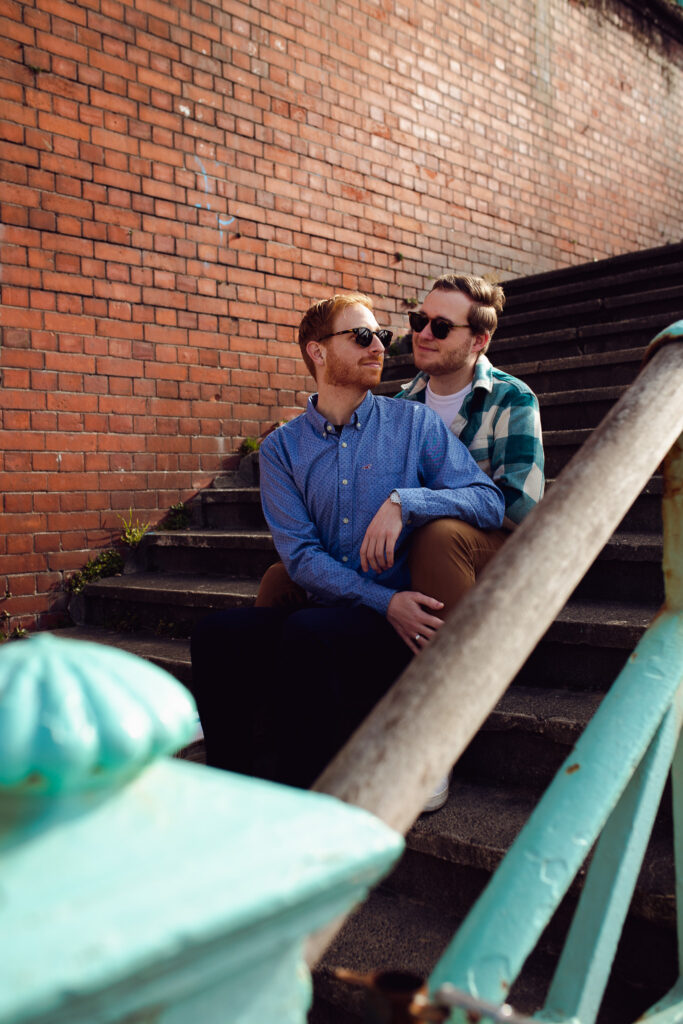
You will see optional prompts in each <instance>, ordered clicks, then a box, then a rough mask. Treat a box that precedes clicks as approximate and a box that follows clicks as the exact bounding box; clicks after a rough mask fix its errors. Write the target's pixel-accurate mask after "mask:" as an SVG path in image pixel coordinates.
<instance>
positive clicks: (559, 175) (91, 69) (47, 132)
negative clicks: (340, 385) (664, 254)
mask: <svg viewBox="0 0 683 1024" xmlns="http://www.w3.org/2000/svg"><path fill="white" fill-rule="evenodd" d="M0 27H1V32H0V120H1V122H2V138H3V144H2V153H1V160H2V166H1V169H0V214H1V222H0V243H1V244H2V269H1V278H0V284H1V287H2V310H1V324H0V326H1V329H2V336H1V338H0V369H1V372H2V381H1V385H0V417H1V419H0V428H1V438H0V442H1V443H0V452H1V454H0V460H1V462H0V500H1V501H2V513H3V529H2V531H1V535H0V599H1V598H2V595H3V594H6V595H7V596H6V597H5V600H4V601H2V604H1V605H0V607H1V608H4V609H5V610H6V611H7V612H8V613H9V614H10V615H11V616H12V620H11V624H12V625H20V624H26V625H31V624H33V623H34V621H35V622H37V623H38V624H39V625H41V626H50V625H51V624H53V623H55V622H56V621H58V620H59V613H60V610H61V608H62V607H63V602H64V597H63V594H62V592H61V586H62V583H63V578H64V574H65V573H66V574H68V572H69V571H70V570H73V569H76V568H79V567H80V566H82V565H83V563H84V562H85V560H86V558H87V557H88V555H89V554H91V553H92V551H93V550H94V549H96V548H99V547H102V546H104V545H106V544H107V543H109V542H110V540H111V538H112V536H114V535H115V534H116V533H117V532H118V528H119V523H118V520H117V515H118V514H120V513H123V512H127V510H128V509H129V508H133V510H134V511H135V512H137V513H138V514H139V515H140V516H141V517H142V518H147V519H151V520H153V521H157V520H158V519H159V518H160V517H161V515H162V513H163V512H164V511H165V510H166V509H167V508H168V506H169V505H170V504H172V503H174V502H176V501H178V500H179V499H186V498H188V497H189V496H190V495H191V494H192V493H193V492H194V491H195V490H196V489H197V488H199V487H201V486H203V485H204V484H206V483H207V482H208V481H209V480H210V479H211V477H212V476H213V475H215V474H216V473H217V472H219V471H220V470H221V469H222V468H224V467H226V466H229V465H230V464H234V453H235V451H236V449H237V446H238V444H239V441H240V439H241V438H242V437H244V436H245V435H253V434H258V433H260V432H261V431H262V430H263V429H264V427H265V426H267V425H268V424H270V423H272V422H274V421H275V420H278V419H280V418H281V417H283V416H287V415H291V414H292V413H293V412H294V411H295V410H296V409H297V408H298V407H299V406H300V405H301V403H302V401H303V399H304V397H305V394H306V393H307V391H308V389H309V382H308V381H307V379H306V377H305V375H304V373H303V372H302V365H301V363H300V362H299V361H298V360H297V358H296V357H297V351H298V350H297V348H296V346H295V345H294V343H293V339H294V329H295V326H296V324H297V322H298V320H299V318H300V314H301V311H302V310H303V309H304V308H305V307H306V306H307V305H308V304H309V302H310V301H311V300H313V299H314V298H316V297H319V296H321V295H324V294H328V293H330V292H331V291H333V290H339V289H352V288H361V289H364V290H366V291H368V292H370V293H372V294H373V295H375V296H376V297H377V299H378V310H379V314H380V318H381V319H382V320H384V321H387V322H389V323H391V324H393V325H395V326H402V325H403V322H404V312H405V308H406V307H405V305H404V303H403V300H404V299H406V298H410V297H412V296H414V295H418V294H419V293H420V292H421V291H422V290H423V289H424V288H425V286H426V284H427V282H428V280H429V278H430V276H434V275H436V274H438V273H440V272H442V271H443V270H445V269H446V268H453V267H456V266H457V267H459V268H465V269H474V270H475V271H477V272H494V273H496V274H497V275H498V276H499V277H500V278H506V277H510V276H516V275H519V274H524V273H530V272H537V271H540V270H544V269H550V268H554V267H558V266H562V265H565V264H569V263H575V262H583V261H586V260H589V259H592V258H594V257H597V258H599V257H603V256H607V255H611V254H614V253H618V252H624V251H628V250H633V249H639V248H646V247H648V246H652V245H660V244H663V243H665V242H667V241H673V240H678V239H679V238H680V237H681V228H682V226H683V214H682V211H683V201H682V200H683V194H682V192H683V185H682V183H681V175H680V145H681V137H682V132H681V117H682V113H681V112H682V110H683V102H682V100H683V96H682V90H681V63H682V49H681V42H680V36H679V38H676V37H675V33H674V35H668V34H667V33H666V32H662V31H661V30H660V29H657V28H654V27H653V25H652V23H651V22H650V21H649V20H648V19H647V18H643V17H641V16H640V15H638V14H636V13H635V12H634V10H632V9H631V7H630V6H628V5H626V4H621V3H618V2H616V0H612V2H610V3H608V2H605V0H603V2H597V0H592V2H588V3H587V2H586V0H488V2H482V3H472V2H467V3H466V2H465V0H454V2H446V0H411V2H408V0H404V2H403V3H401V2H398V0H349V2H334V0H252V2H251V3H249V4H246V3H239V2H237V0H220V2H219V0H211V2H199V0H174V2H173V3H170V2H161V0H134V2H133V0H131V2H117V0H77V2H65V0H27V2H20V0H2V2H1V3H0Z"/></svg>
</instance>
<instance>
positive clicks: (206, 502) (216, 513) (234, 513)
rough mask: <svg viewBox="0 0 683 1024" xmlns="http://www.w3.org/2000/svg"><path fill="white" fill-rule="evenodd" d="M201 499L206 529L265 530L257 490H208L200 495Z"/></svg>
mask: <svg viewBox="0 0 683 1024" xmlns="http://www.w3.org/2000/svg"><path fill="white" fill-rule="evenodd" d="M200 498H201V509H202V511H201V516H202V526H203V527H204V528H205V529H209V530H257V531H258V530H265V529H266V521H265V519H264V518H263V512H262V510H261V495H260V492H259V489H258V487H231V488H219V487H215V488H207V489H205V490H204V491H202V492H201V494H200Z"/></svg>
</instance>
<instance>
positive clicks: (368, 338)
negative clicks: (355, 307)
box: [353, 327, 372, 348]
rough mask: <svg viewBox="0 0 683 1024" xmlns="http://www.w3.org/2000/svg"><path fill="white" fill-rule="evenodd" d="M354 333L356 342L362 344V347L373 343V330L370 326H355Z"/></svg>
mask: <svg viewBox="0 0 683 1024" xmlns="http://www.w3.org/2000/svg"><path fill="white" fill-rule="evenodd" d="M353 334H354V337H355V339H356V344H358V345H360V346H361V348H368V346H369V345H371V344H372V331H371V330H370V328H369V327H354V328H353Z"/></svg>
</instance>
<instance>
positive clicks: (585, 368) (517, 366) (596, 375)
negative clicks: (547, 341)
mask: <svg viewBox="0 0 683 1024" xmlns="http://www.w3.org/2000/svg"><path fill="white" fill-rule="evenodd" d="M491 355H492V357H494V356H495V353H494V352H493V351H492V353H491ZM642 360H643V347H642V346H641V347H637V348H630V349H618V350H616V351H611V352H594V353H592V354H590V355H584V356H565V357H564V358H558V359H553V358H546V359H534V360H529V361H528V362H518V363H514V362H513V363H503V362H501V361H500V360H495V365H496V366H497V367H498V369H500V370H503V371H504V372H505V373H510V374H512V375H513V376H514V377H519V378H520V380H523V381H524V383H525V384H528V385H529V387H530V388H531V389H532V390H533V391H534V392H536V393H537V394H539V393H544V392H556V391H562V390H573V389H577V388H580V389H582V390H587V389H589V388H594V387H612V386H614V385H617V384H631V383H632V382H633V381H634V379H635V377H636V375H637V373H638V370H639V368H640V365H641V363H642ZM415 373H416V368H415V364H414V363H413V359H412V356H411V355H401V356H392V357H391V358H390V359H388V360H387V361H386V363H385V367H384V372H383V373H382V383H381V384H380V385H379V388H376V389H375V393H376V394H386V395H393V394H395V393H396V391H398V389H399V387H403V386H404V385H405V384H406V383H407V382H408V381H410V380H412V378H413V377H414V376H415Z"/></svg>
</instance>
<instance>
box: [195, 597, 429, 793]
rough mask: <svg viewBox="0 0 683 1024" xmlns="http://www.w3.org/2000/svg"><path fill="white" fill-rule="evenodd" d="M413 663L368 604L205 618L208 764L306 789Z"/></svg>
mask: <svg viewBox="0 0 683 1024" xmlns="http://www.w3.org/2000/svg"><path fill="white" fill-rule="evenodd" d="M411 657H412V655H411V652H410V650H409V649H408V647H407V646H406V645H405V644H404V643H403V641H402V640H401V639H400V637H399V636H398V634H397V633H396V631H395V630H394V629H393V628H392V626H390V625H389V623H388V622H387V620H386V618H385V617H384V616H383V615H380V614H379V613H378V612H375V611H373V610H372V609H370V608H367V607H365V606H358V607H345V606H340V607H336V608H315V607H308V608H302V609H298V610H294V611H288V610H285V609H280V608H235V609H229V610H227V611H222V612H215V613H214V614H212V615H209V616H207V617H206V618H205V619H202V620H201V622H199V624H198V625H197V626H196V627H195V629H194V631H193V634H192V677H193V683H192V690H193V693H194V696H195V699H196V701H197V705H198V707H199V714H200V718H201V722H202V728H203V730H204V736H205V739H206V749H207V762H208V763H209V764H210V765H213V766H214V767H217V768H225V769H227V770H229V771H234V772H240V773H242V774H246V775H257V776H260V777H261V778H267V779H272V780H274V781H276V782H282V783H285V784H287V785H291V786H301V787H303V788H308V787H309V786H311V785H312V783H313V782H314V781H315V779H316V778H317V776H318V775H319V774H320V772H321V771H322V770H323V768H324V767H325V766H326V765H327V764H328V762H329V761H330V760H331V759H332V757H333V756H334V754H335V753H336V752H337V751H338V750H339V748H340V747H342V746H343V744H344V743H345V742H346V740H347V739H348V738H349V736H350V735H351V733H352V732H353V731H354V729H355V728H356V727H357V726H358V725H359V724H360V722H362V720H363V719H364V718H365V717H366V715H367V714H368V712H369V711H370V710H371V709H372V707H373V706H374V705H375V704H376V703H377V701H378V700H379V698H380V697H381V696H382V695H383V694H384V693H385V692H386V690H387V689H388V688H389V687H390V686H391V684H392V682H393V681H394V680H395V679H396V677H397V676H398V675H400V673H401V672H402V671H403V669H404V668H405V666H406V665H407V664H408V662H409V661H410V658H411Z"/></svg>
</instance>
